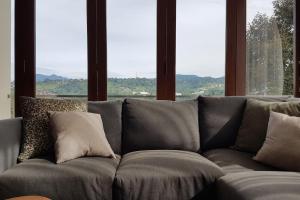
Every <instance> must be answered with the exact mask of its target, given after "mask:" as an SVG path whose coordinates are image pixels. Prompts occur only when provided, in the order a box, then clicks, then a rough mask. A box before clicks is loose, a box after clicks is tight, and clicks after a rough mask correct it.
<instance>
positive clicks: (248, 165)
mask: <svg viewBox="0 0 300 200" xmlns="http://www.w3.org/2000/svg"><path fill="white" fill-rule="evenodd" d="M203 155H204V157H206V158H207V159H209V160H210V161H212V162H214V163H215V164H217V165H218V166H220V167H221V168H222V169H223V170H224V172H225V173H234V172H244V171H271V170H275V169H274V168H272V167H269V166H266V165H263V164H260V163H259V162H256V161H254V160H253V159H252V157H253V156H254V155H252V154H249V153H244V152H240V151H236V150H232V149H214V150H209V151H206V152H204V153H203Z"/></svg>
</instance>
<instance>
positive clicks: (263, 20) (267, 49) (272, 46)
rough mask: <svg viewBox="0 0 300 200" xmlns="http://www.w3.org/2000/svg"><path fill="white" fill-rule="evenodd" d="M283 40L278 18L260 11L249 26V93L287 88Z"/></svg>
mask: <svg viewBox="0 0 300 200" xmlns="http://www.w3.org/2000/svg"><path fill="white" fill-rule="evenodd" d="M281 49H282V43H281V38H280V34H279V31H278V27H277V24H276V20H275V19H274V17H268V16H267V15H266V14H261V13H257V15H256V16H255V18H254V19H253V21H252V22H251V23H250V24H249V25H248V30H247V70H248V73H247V93H248V94H252V95H278V94H282V92H283V67H282V66H283V60H282V51H281Z"/></svg>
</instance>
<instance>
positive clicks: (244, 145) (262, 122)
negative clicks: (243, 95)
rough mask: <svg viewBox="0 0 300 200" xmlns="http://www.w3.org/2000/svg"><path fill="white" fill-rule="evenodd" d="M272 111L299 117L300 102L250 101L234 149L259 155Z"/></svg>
mask: <svg viewBox="0 0 300 200" xmlns="http://www.w3.org/2000/svg"><path fill="white" fill-rule="evenodd" d="M270 111H274V112H279V113H284V114H288V115H290V116H297V117H299V116H300V102H265V101H258V100H254V99H248V100H247V106H246V109H245V112H244V116H243V120H242V124H241V127H240V129H239V132H238V135H237V139H236V142H235V145H234V149H237V150H239V151H245V152H249V153H257V151H258V150H259V149H260V148H261V147H262V145H263V143H264V141H265V138H266V134H267V128H268V122H269V117H270Z"/></svg>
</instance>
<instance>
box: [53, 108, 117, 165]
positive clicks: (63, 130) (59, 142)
mask: <svg viewBox="0 0 300 200" xmlns="http://www.w3.org/2000/svg"><path fill="white" fill-rule="evenodd" d="M49 115H50V130H51V134H52V136H53V138H54V141H55V144H54V149H55V156H56V163H62V162H65V161H68V160H71V159H75V158H79V157H82V156H102V157H112V158H116V157H115V154H114V152H113V150H112V149H111V146H110V144H109V143H108V141H107V139H106V136H105V133H104V129H103V124H102V119H101V116H100V115H99V114H93V113H87V112H49Z"/></svg>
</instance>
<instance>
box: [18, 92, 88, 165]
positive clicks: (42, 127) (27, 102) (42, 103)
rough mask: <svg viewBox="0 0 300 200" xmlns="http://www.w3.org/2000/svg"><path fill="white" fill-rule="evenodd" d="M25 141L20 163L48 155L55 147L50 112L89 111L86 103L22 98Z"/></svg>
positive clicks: (19, 158)
mask: <svg viewBox="0 0 300 200" xmlns="http://www.w3.org/2000/svg"><path fill="white" fill-rule="evenodd" d="M20 102H21V104H20V106H21V112H22V116H23V132H24V134H23V141H22V145H21V151H20V154H19V157H18V161H19V162H22V161H24V160H27V159H30V158H34V157H37V156H41V155H46V154H47V153H48V152H49V149H50V147H51V146H52V145H53V142H52V137H51V136H50V135H49V134H48V123H49V118H48V115H47V112H48V111H60V112H67V111H81V112H85V111H87V105H86V102H82V101H75V100H58V99H41V98H31V97H21V101H20Z"/></svg>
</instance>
